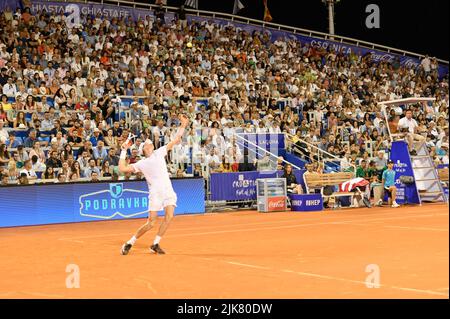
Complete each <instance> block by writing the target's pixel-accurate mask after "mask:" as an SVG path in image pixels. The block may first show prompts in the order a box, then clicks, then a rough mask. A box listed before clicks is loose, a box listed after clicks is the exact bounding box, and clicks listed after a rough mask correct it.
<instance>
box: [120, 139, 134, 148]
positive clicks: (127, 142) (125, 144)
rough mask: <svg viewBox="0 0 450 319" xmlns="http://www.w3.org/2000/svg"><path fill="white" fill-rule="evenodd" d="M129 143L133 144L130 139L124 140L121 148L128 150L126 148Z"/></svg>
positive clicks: (129, 145) (128, 146)
mask: <svg viewBox="0 0 450 319" xmlns="http://www.w3.org/2000/svg"><path fill="white" fill-rule="evenodd" d="M131 144H133V142H132V141H129V140H126V141H125V142H124V143H123V144H122V146H121V148H122V149H123V150H128V149H129V148H130V147H131Z"/></svg>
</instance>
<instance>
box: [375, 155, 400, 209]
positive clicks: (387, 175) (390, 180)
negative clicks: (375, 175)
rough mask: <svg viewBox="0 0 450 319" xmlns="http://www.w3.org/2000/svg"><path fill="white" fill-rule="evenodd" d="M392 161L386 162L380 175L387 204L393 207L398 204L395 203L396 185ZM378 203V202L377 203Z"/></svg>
mask: <svg viewBox="0 0 450 319" xmlns="http://www.w3.org/2000/svg"><path fill="white" fill-rule="evenodd" d="M393 168H394V162H393V161H392V160H389V161H388V162H387V170H385V171H384V172H383V176H382V182H381V183H382V184H383V187H384V190H385V192H387V194H388V197H389V199H388V204H389V205H391V204H392V207H393V208H396V207H399V206H400V205H398V204H397V202H396V199H397V187H395V171H394V169H393ZM378 204H380V203H378Z"/></svg>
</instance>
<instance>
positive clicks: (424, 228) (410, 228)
mask: <svg viewBox="0 0 450 319" xmlns="http://www.w3.org/2000/svg"><path fill="white" fill-rule="evenodd" d="M384 227H386V228H395V229H405V230H429V231H442V232H448V229H442V228H428V227H406V226H384Z"/></svg>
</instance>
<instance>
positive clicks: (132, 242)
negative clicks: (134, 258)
mask: <svg viewBox="0 0 450 319" xmlns="http://www.w3.org/2000/svg"><path fill="white" fill-rule="evenodd" d="M136 240H137V238H136V236H133V237H131V239H130V240H129V241H127V244H130V245H134V243H135V242H136Z"/></svg>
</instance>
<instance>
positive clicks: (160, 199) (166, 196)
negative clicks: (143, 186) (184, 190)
mask: <svg viewBox="0 0 450 319" xmlns="http://www.w3.org/2000/svg"><path fill="white" fill-rule="evenodd" d="M148 199H149V204H148V209H149V211H151V212H158V211H160V210H163V209H164V208H165V207H167V206H175V207H176V206H177V194H175V192H174V191H173V189H161V190H156V189H154V190H152V191H151V194H150V196H149V198H148Z"/></svg>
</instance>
